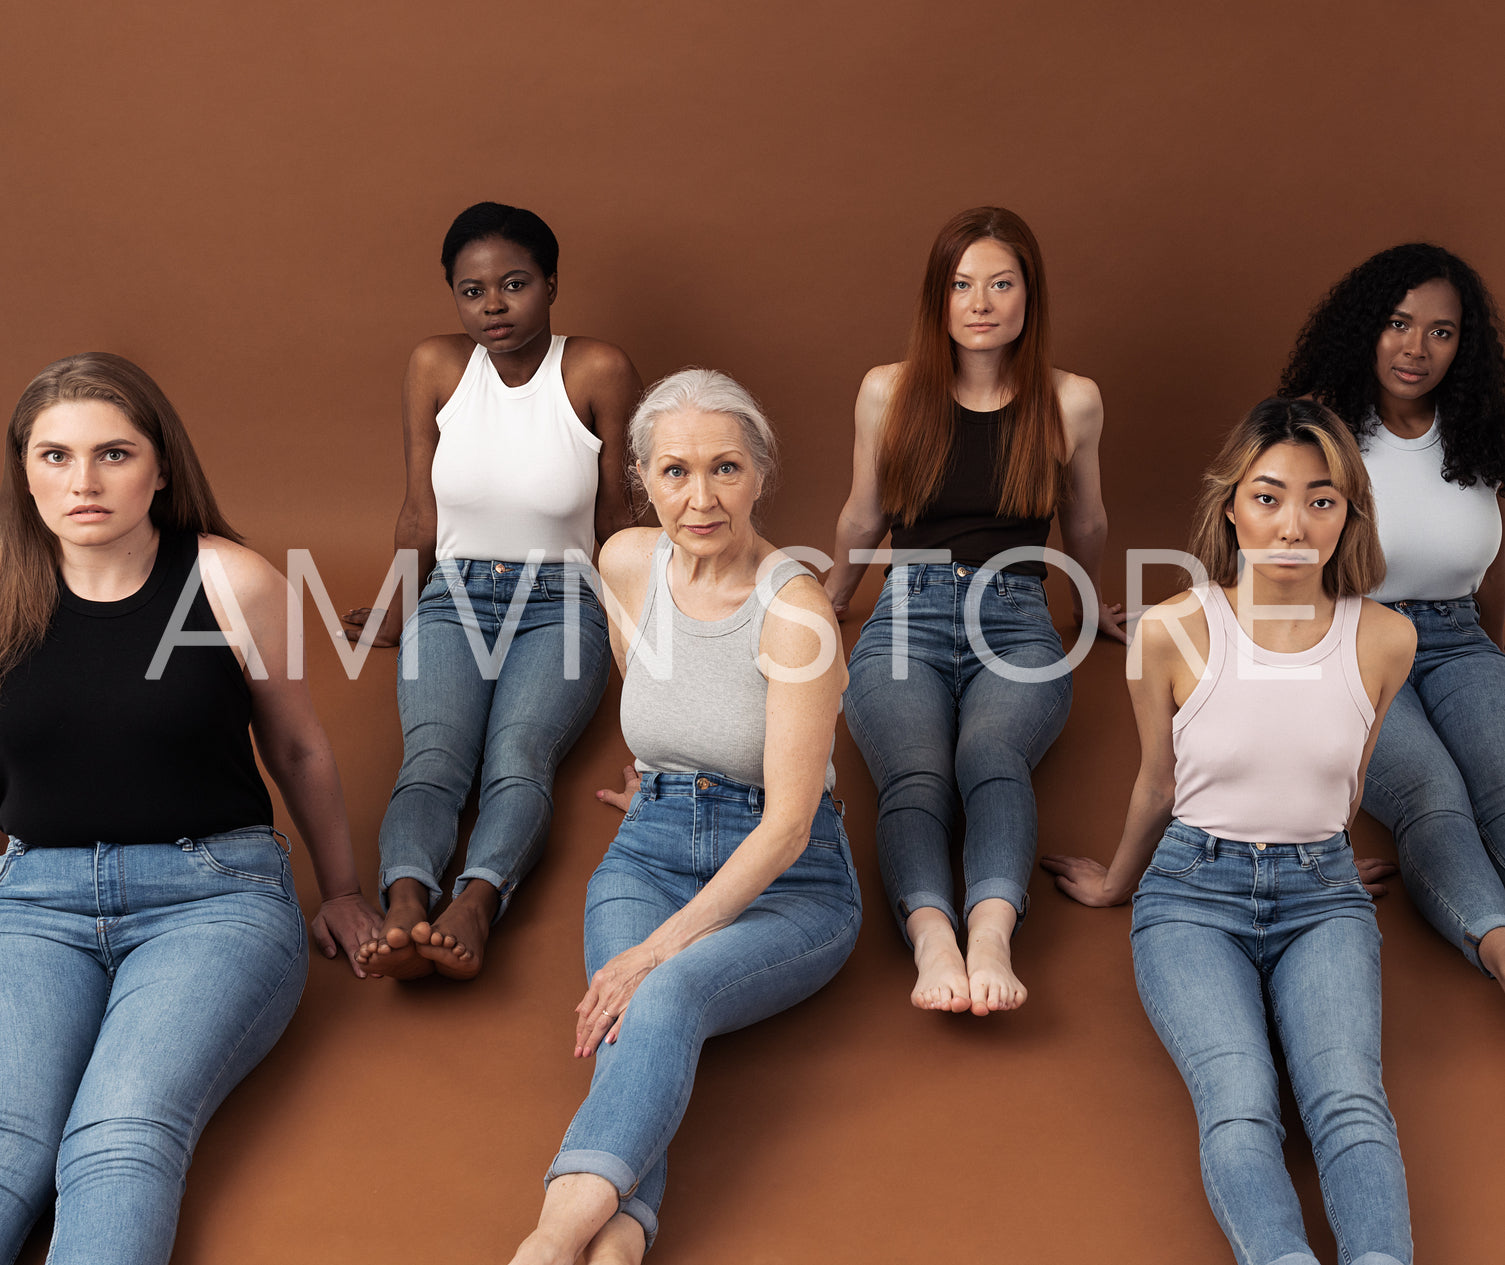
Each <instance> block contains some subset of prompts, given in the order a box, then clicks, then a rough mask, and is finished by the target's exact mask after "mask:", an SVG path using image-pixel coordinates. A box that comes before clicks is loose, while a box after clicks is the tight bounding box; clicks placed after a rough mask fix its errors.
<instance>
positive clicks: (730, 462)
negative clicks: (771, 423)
mask: <svg viewBox="0 0 1505 1265" xmlns="http://www.w3.org/2000/svg"><path fill="white" fill-rule="evenodd" d="M638 474H639V476H640V477H641V478H642V480H643V485H644V486H645V487H646V488H647V489H648V499H649V500H650V501H652V502H653V508H654V509H655V510H656V511H657V513H658V521H659V522H660V523H661V524H662V525H663V528H664V530H665V531H666V532H667V533H668V534H669V539H670V541H672V542H673V543H674V545H675V546H676V547H678V548H681V549H685V550H688V551H689V552H690V553H693V554H696V555H698V556H701V557H712V556H714V555H716V554H718V553H721V552H723V551H724V550H726V549H727V548H729V547H731V546H732V545H734V544H735V543H737V542H738V541H740V540H743V539H745V538H747V537H748V536H750V535H752V531H753V528H752V508H753V505H754V504H755V503H756V502H757V499H758V495H759V493H760V492H762V490H763V479H762V476H761V475H759V474H758V472H757V470H756V468H755V467H754V465H753V460H752V454H751V452H750V451H749V450H748V446H747V438H746V436H745V435H744V434H743V432H742V423H741V422H739V421H738V420H737V419H736V418H735V417H729V416H727V415H726V414H725V413H703V412H700V411H699V410H698V409H691V410H688V411H686V412H683V413H668V414H666V415H665V416H663V417H661V418H659V419H658V421H657V422H656V423H655V424H654V427H653V451H652V453H651V454H650V456H649V459H648V461H647V463H646V464H645V463H643V462H639V463H638Z"/></svg>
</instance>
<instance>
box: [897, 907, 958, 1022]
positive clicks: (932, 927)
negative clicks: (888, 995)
mask: <svg viewBox="0 0 1505 1265" xmlns="http://www.w3.org/2000/svg"><path fill="white" fill-rule="evenodd" d="M904 929H905V931H907V932H908V933H909V940H910V943H911V944H913V945H914V964H915V967H916V969H917V970H918V972H919V977H918V978H917V979H916V980H915V986H914V991H913V992H911V993H910V994H909V1000H910V1002H911V1003H912V1004H913V1005H915V1006H918V1007H919V1008H920V1009H921V1010H949V1011H951V1012H953V1013H954V1014H961V1012H962V1011H964V1010H965V1009H967V1007H968V1006H970V1005H971V1004H972V999H971V992H970V990H969V988H968V985H967V964H966V963H965V962H964V961H963V960H962V951H961V949H959V948H958V947H957V944H956V932H955V931H954V930H953V929H952V927H951V920H950V919H949V918H947V917H946V915H945V914H943V913H942V912H941V911H940V910H939V909H931V908H928V907H927V908H923V909H917V910H915V911H914V913H912V914H910V915H909V920H908V921H907V922H906V923H905V924H904Z"/></svg>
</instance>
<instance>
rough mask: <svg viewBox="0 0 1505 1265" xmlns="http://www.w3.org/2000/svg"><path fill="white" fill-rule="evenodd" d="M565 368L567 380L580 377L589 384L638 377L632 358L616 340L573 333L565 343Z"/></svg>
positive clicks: (563, 366)
mask: <svg viewBox="0 0 1505 1265" xmlns="http://www.w3.org/2000/svg"><path fill="white" fill-rule="evenodd" d="M562 368H563V370H564V375H565V379H566V381H569V380H571V379H574V378H576V377H578V378H580V380H581V381H583V382H587V383H595V382H602V383H614V382H621V381H624V380H627V379H632V380H636V378H637V370H636V369H635V368H634V367H633V364H632V360H631V359H630V358H629V357H628V355H627V353H626V352H625V351H623V350H622V349H621V348H620V347H618V346H617V345H616V343H608V342H604V341H603V340H602V339H599V338H582V337H581V336H579V335H578V334H572V335H571V336H570V337H569V339H568V340H567V341H566V342H565V344H564V360H563V365H562Z"/></svg>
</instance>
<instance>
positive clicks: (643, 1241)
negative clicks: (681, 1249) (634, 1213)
mask: <svg viewBox="0 0 1505 1265" xmlns="http://www.w3.org/2000/svg"><path fill="white" fill-rule="evenodd" d="M647 1250H648V1241H647V1238H646V1236H645V1235H644V1234H643V1227H642V1226H641V1225H640V1224H639V1223H638V1222H637V1221H635V1220H633V1218H631V1217H629V1216H628V1215H627V1214H626V1213H625V1212H619V1213H617V1215H616V1216H614V1217H613V1218H612V1219H611V1220H610V1221H608V1222H607V1223H606V1224H605V1225H603V1226H602V1227H601V1229H600V1230H599V1231H598V1232H597V1234H596V1237H595V1238H593V1239H592V1240H591V1241H590V1242H589V1243H587V1244H586V1246H585V1251H584V1252H583V1253H582V1254H581V1257H580V1259H581V1261H582V1262H583V1263H584V1265H643V1253H645V1252H646V1251H647Z"/></svg>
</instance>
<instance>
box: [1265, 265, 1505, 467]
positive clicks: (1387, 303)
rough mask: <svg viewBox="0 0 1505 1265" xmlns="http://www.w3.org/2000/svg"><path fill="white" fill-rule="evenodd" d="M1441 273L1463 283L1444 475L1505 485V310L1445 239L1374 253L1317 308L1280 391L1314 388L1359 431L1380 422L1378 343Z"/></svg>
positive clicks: (1444, 426)
mask: <svg viewBox="0 0 1505 1265" xmlns="http://www.w3.org/2000/svg"><path fill="white" fill-rule="evenodd" d="M1438 278H1441V279H1442V280H1444V281H1447V282H1448V283H1450V284H1451V285H1452V287H1453V289H1455V290H1457V291H1458V297H1459V299H1460V300H1461V303H1462V308H1463V319H1462V322H1461V328H1460V329H1459V331H1458V350H1457V353H1456V354H1455V356H1454V358H1453V363H1452V366H1451V368H1449V370H1448V372H1447V375H1446V376H1445V377H1444V378H1443V379H1442V381H1441V382H1439V383H1438V384H1437V386H1436V388H1435V389H1434V392H1433V394H1434V396H1435V398H1436V400H1437V417H1438V426H1439V428H1440V429H1441V431H1442V477H1443V478H1444V479H1447V480H1449V481H1455V482H1457V483H1459V484H1461V485H1462V486H1464V487H1472V486H1473V485H1474V484H1475V483H1476V482H1478V481H1479V480H1480V479H1483V480H1484V482H1485V483H1487V484H1489V485H1490V486H1491V487H1494V488H1496V489H1497V490H1499V489H1501V488H1502V485H1505V348H1502V347H1501V345H1500V329H1499V316H1498V314H1497V312H1496V310H1495V304H1494V300H1493V299H1492V298H1490V294H1489V291H1488V290H1487V289H1485V286H1484V282H1483V281H1481V280H1480V279H1479V274H1478V273H1477V272H1475V271H1474V270H1473V269H1472V268H1470V267H1469V266H1468V265H1467V264H1466V263H1464V262H1463V260H1461V259H1459V258H1458V256H1457V255H1454V254H1452V253H1451V252H1450V251H1446V250H1444V249H1443V248H1442V247H1441V246H1433V245H1431V244H1430V243H1427V242H1411V243H1409V244H1407V245H1405V246H1394V247H1392V248H1391V249H1389V250H1382V251H1381V252H1380V253H1379V254H1378V255H1374V256H1373V257H1371V258H1369V259H1366V260H1365V261H1364V262H1363V263H1361V264H1360V265H1359V266H1358V267H1357V268H1355V269H1354V270H1353V271H1352V272H1350V273H1349V274H1348V275H1347V276H1346V277H1344V278H1343V280H1341V281H1340V282H1338V284H1337V285H1335V286H1334V287H1333V288H1332V289H1331V290H1330V291H1328V294H1327V297H1326V298H1325V299H1323V300H1322V302H1321V303H1319V304H1318V305H1317V306H1316V307H1315V308H1313V309H1312V313H1311V315H1310V316H1308V317H1307V320H1306V324H1305V325H1304V326H1302V329H1301V333H1300V334H1299V335H1298V336H1297V338H1296V348H1295V350H1294V351H1292V352H1291V360H1290V363H1289V364H1288V365H1286V369H1285V372H1284V373H1283V374H1282V375H1281V377H1280V393H1281V394H1282V395H1286V396H1299V395H1311V396H1313V397H1315V398H1316V399H1318V400H1320V401H1321V402H1322V403H1323V404H1326V405H1327V406H1328V408H1330V409H1332V411H1333V412H1334V413H1336V414H1337V415H1338V416H1339V417H1341V418H1342V419H1343V421H1344V422H1345V423H1346V424H1347V426H1348V428H1349V429H1350V430H1351V431H1353V433H1354V435H1355V436H1363V435H1365V434H1370V433H1372V432H1373V431H1374V428H1375V427H1376V426H1377V425H1378V424H1379V422H1378V419H1377V418H1376V416H1375V413H1374V406H1375V403H1376V400H1377V398H1378V395H1379V383H1378V382H1377V380H1376V378H1375V373H1374V349H1375V344H1376V343H1377V342H1378V341H1379V337H1380V331H1381V330H1383V329H1384V327H1385V322H1386V321H1387V320H1388V319H1389V318H1390V314H1391V313H1392V312H1393V311H1394V310H1395V308H1396V305H1397V304H1398V303H1400V301H1401V299H1402V298H1403V297H1404V296H1405V295H1406V294H1407V293H1408V292H1409V291H1411V290H1414V289H1415V288H1416V287H1417V286H1419V285H1422V284H1424V283H1425V282H1428V281H1433V280H1436V279H1438Z"/></svg>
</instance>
